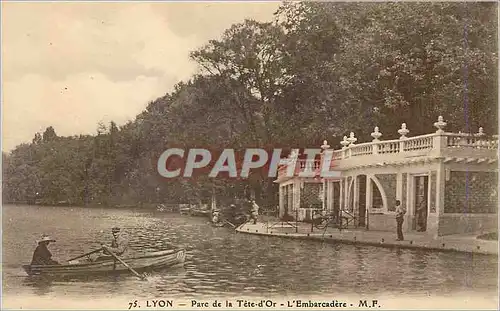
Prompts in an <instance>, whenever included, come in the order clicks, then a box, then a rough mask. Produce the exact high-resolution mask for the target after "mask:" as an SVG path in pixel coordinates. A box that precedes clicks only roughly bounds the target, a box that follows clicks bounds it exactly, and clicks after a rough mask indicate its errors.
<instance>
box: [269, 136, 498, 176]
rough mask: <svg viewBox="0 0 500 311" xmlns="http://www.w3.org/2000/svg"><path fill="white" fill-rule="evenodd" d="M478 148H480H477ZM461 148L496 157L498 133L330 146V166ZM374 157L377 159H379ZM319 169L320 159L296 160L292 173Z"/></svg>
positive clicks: (436, 153)
mask: <svg viewBox="0 0 500 311" xmlns="http://www.w3.org/2000/svg"><path fill="white" fill-rule="evenodd" d="M479 149H480V150H482V151H479ZM461 150H464V153H465V154H467V156H474V154H473V153H472V154H471V153H470V152H471V150H478V151H477V153H478V156H479V155H480V156H481V157H484V156H487V157H489V156H491V157H496V156H497V154H496V153H494V152H493V151H495V150H498V136H490V137H486V136H485V135H478V134H463V133H446V132H440V133H438V132H436V133H432V134H427V135H421V136H415V137H407V138H404V139H394V140H386V141H372V142H367V143H362V144H357V145H354V144H353V145H350V146H349V147H344V148H343V149H341V150H333V152H332V153H331V156H332V159H331V160H332V161H331V168H334V167H342V162H343V161H344V160H348V159H356V161H358V160H360V161H361V160H362V161H367V162H370V161H371V159H372V158H370V156H374V155H379V156H383V157H394V156H401V157H402V158H405V157H416V156H426V155H429V156H443V155H446V154H450V152H451V154H455V155H456V154H457V152H458V154H460V152H461ZM488 150H491V151H488ZM485 152H486V153H485ZM490 153H491V155H490ZM376 161H380V159H377V160H376ZM339 162H340V163H339ZM286 168H287V167H286V166H280V167H279V170H278V172H279V173H278V174H279V176H283V173H284V170H286ZM320 169H321V160H314V161H311V160H297V166H296V169H295V172H296V174H297V173H299V172H303V171H309V172H311V171H313V172H317V173H319V170H320Z"/></svg>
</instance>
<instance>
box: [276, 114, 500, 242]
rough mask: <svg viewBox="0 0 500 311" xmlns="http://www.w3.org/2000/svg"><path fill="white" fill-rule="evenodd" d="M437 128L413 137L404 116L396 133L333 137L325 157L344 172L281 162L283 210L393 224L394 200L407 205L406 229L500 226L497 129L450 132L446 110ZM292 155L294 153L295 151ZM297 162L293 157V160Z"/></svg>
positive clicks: (301, 216) (388, 227) (306, 216)
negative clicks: (323, 172) (335, 145)
mask: <svg viewBox="0 0 500 311" xmlns="http://www.w3.org/2000/svg"><path fill="white" fill-rule="evenodd" d="M434 126H435V127H436V128H437V131H436V132H434V133H431V134H427V135H421V136H416V137H408V136H407V135H408V134H409V130H408V129H407V128H406V125H405V124H402V126H401V129H400V130H399V131H398V133H399V134H400V136H401V137H400V139H398V140H386V141H384V140H380V137H381V135H382V134H381V133H380V132H379V129H378V128H377V127H376V128H375V130H374V132H373V133H371V136H372V137H373V141H372V142H367V143H361V144H356V140H357V139H356V137H355V136H354V133H351V134H350V137H344V140H343V141H342V142H341V144H342V146H343V147H342V149H340V150H331V149H330V148H329V146H328V145H327V142H326V141H325V143H324V144H323V146H322V149H323V152H322V157H325V156H330V155H331V158H332V162H331V168H330V169H331V170H335V171H337V172H339V176H336V177H329V178H322V177H321V176H320V174H319V169H320V166H321V163H322V160H314V161H308V160H297V162H296V172H302V171H304V170H307V171H311V170H312V171H313V172H315V173H314V176H311V177H300V176H297V174H294V175H293V176H290V174H286V169H287V166H286V165H283V166H281V167H280V168H279V170H278V178H277V180H276V182H277V183H279V198H280V217H283V216H285V215H288V217H292V218H296V219H297V220H299V221H308V220H311V219H312V218H313V217H314V216H313V215H314V214H315V213H316V212H318V211H323V213H334V212H335V213H338V211H348V213H349V214H350V215H354V218H353V222H352V225H353V226H354V227H357V228H365V229H367V230H382V231H395V230H396V222H395V208H396V206H395V202H396V200H400V201H401V205H402V206H403V207H405V208H406V210H407V213H406V215H405V221H404V225H403V230H404V231H406V232H422V234H429V235H433V236H442V235H448V234H460V233H479V232H490V231H496V230H497V228H498V215H497V212H498V208H497V207H498V136H491V137H487V136H486V135H485V134H484V133H483V131H482V129H481V128H480V129H479V131H478V133H476V134H464V133H449V132H445V131H444V128H445V126H446V123H445V122H444V121H443V118H442V117H441V116H440V117H439V118H438V121H437V122H435V123H434ZM291 159H293V157H291ZM290 163H292V160H290Z"/></svg>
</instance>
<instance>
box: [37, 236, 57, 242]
mask: <svg viewBox="0 0 500 311" xmlns="http://www.w3.org/2000/svg"><path fill="white" fill-rule="evenodd" d="M55 241H56V240H54V239H53V238H51V237H50V236H48V235H46V234H43V235H42V238H41V239H40V240H38V241H37V242H38V243H41V242H55Z"/></svg>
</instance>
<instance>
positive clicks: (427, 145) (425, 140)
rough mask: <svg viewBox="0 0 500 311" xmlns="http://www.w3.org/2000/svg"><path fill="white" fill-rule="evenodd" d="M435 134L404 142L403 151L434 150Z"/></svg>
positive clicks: (412, 138)
mask: <svg viewBox="0 0 500 311" xmlns="http://www.w3.org/2000/svg"><path fill="white" fill-rule="evenodd" d="M434 136H435V134H429V135H423V136H417V137H411V138H408V139H405V140H403V151H412V150H430V149H432V148H433V141H434V139H433V137H434Z"/></svg>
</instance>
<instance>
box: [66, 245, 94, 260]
mask: <svg viewBox="0 0 500 311" xmlns="http://www.w3.org/2000/svg"><path fill="white" fill-rule="evenodd" d="M100 251H102V248H99V249H96V250H93V251H91V252H88V253H85V254H83V255H80V256H77V257H75V258H71V259H68V261H72V260H75V259H78V258H82V257H85V256H88V255H92V254H94V253H98V252H100Z"/></svg>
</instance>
